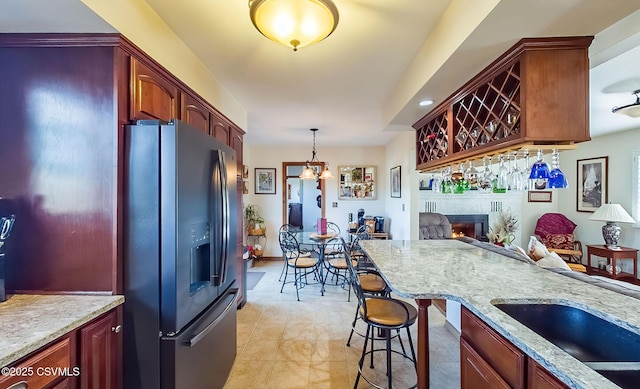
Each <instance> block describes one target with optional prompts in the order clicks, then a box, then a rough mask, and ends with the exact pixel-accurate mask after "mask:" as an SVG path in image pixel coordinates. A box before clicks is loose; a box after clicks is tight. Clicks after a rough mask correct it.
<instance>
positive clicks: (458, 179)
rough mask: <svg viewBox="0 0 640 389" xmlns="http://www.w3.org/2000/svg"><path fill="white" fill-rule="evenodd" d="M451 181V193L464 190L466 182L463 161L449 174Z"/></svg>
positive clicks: (458, 192)
mask: <svg viewBox="0 0 640 389" xmlns="http://www.w3.org/2000/svg"><path fill="white" fill-rule="evenodd" d="M451 182H452V183H453V193H456V194H460V193H462V192H464V191H465V187H467V182H466V180H465V178H464V163H460V165H459V167H458V170H456V171H455V172H453V173H452V174H451Z"/></svg>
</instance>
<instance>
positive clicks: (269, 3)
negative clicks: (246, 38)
mask: <svg viewBox="0 0 640 389" xmlns="http://www.w3.org/2000/svg"><path fill="white" fill-rule="evenodd" d="M249 16H250V17H251V22H253V25H254V26H255V28H256V29H257V30H258V31H260V33H261V34H262V35H264V36H266V37H267V38H269V39H271V40H273V41H276V42H279V43H281V44H283V45H285V46H288V47H291V48H292V49H293V51H298V48H302V47H305V46H309V45H311V44H313V43H316V42H320V41H321V40H323V39H325V38H326V37H328V36H329V35H331V33H332V32H333V31H334V30H335V29H336V26H337V25H338V19H339V15H338V8H337V7H336V5H335V4H334V3H333V1H332V0H249Z"/></svg>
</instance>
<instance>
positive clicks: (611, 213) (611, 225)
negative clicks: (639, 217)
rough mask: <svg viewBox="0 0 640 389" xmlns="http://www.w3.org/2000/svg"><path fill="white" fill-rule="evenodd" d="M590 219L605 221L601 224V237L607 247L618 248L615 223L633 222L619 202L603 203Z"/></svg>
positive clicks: (617, 232)
mask: <svg viewBox="0 0 640 389" xmlns="http://www.w3.org/2000/svg"><path fill="white" fill-rule="evenodd" d="M589 219H590V220H601V221H605V222H607V224H605V225H604V226H602V237H603V238H604V241H605V243H606V244H607V248H609V249H613V250H615V249H618V248H619V247H618V241H619V240H620V226H618V225H617V224H616V223H635V220H633V218H632V217H631V215H629V214H628V213H627V211H625V210H624V208H623V207H622V205H620V204H611V203H608V204H604V205H602V206H601V207H600V208H598V209H597V210H596V211H595V212H594V213H593V215H591V217H590V218H589Z"/></svg>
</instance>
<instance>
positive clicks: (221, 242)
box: [211, 150, 231, 286]
mask: <svg viewBox="0 0 640 389" xmlns="http://www.w3.org/2000/svg"><path fill="white" fill-rule="evenodd" d="M218 182H219V185H217V183H218ZM211 188H212V191H211V192H212V195H213V196H215V197H216V198H215V199H213V201H212V202H213V204H214V207H213V211H212V220H211V222H212V229H213V231H214V233H213V238H214V239H215V242H217V244H216V245H214V253H213V258H214V261H215V260H216V259H217V258H220V259H219V260H220V263H218V264H214V266H212V274H211V279H212V280H213V282H214V285H217V286H218V285H223V284H224V283H225V282H226V279H227V274H226V273H227V260H228V258H227V252H228V251H229V250H228V247H229V226H230V222H231V221H230V220H229V207H230V205H229V190H228V183H227V167H226V160H225V155H224V151H222V150H214V151H213V172H212V175H211ZM218 212H219V213H218ZM218 217H220V218H222V220H221V221H222V223H217V220H216V219H217V218H218ZM216 265H217V266H216Z"/></svg>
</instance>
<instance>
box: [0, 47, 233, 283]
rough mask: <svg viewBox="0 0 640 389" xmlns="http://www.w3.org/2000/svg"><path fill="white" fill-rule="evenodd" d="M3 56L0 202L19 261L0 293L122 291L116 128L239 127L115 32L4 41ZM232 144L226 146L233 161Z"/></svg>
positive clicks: (10, 264)
mask: <svg viewBox="0 0 640 389" xmlns="http://www.w3.org/2000/svg"><path fill="white" fill-rule="evenodd" d="M0 57H1V58H3V61H1V62H0V84H1V85H2V86H3V87H2V89H1V90H0V116H1V117H2V118H3V120H2V122H1V123H0V193H2V196H3V198H5V199H9V201H11V202H12V203H13V206H14V210H15V213H16V220H17V222H16V224H15V228H14V233H13V234H12V237H14V238H15V240H14V241H13V242H12V245H13V247H14V248H15V252H16V253H18V254H17V255H19V257H20V258H19V260H15V261H7V281H6V282H7V284H6V286H7V289H9V290H12V291H25V292H43V291H44V292H66V291H73V292H78V291H81V292H82V291H89V292H110V293H115V294H118V293H122V290H123V289H122V277H123V274H122V269H123V266H122V258H123V242H122V239H123V238H122V237H123V228H124V225H123V220H124V209H125V204H124V193H125V188H124V153H125V150H124V138H123V134H124V128H123V126H124V125H125V124H128V123H131V122H132V121H134V120H137V119H162V120H167V119H171V118H178V119H181V120H186V121H188V122H189V123H190V124H191V125H194V126H196V127H199V128H201V129H203V130H204V128H203V127H206V124H205V118H208V117H211V115H212V114H213V113H215V114H216V116H217V117H219V120H221V121H224V122H225V123H226V124H225V125H226V126H227V130H226V131H227V134H228V133H229V131H230V128H232V127H233V128H237V127H236V126H235V125H234V124H233V123H232V122H231V121H230V120H228V119H227V118H226V117H224V116H223V115H222V114H221V113H220V112H218V111H216V109H215V107H213V106H212V105H210V104H209V103H208V102H206V101H205V100H204V99H203V98H201V97H200V96H198V94H197V93H195V92H194V91H193V90H192V89H191V88H189V87H188V86H187V85H185V84H184V83H182V82H181V81H180V80H179V79H177V78H176V77H175V76H173V75H172V74H171V73H169V72H168V71H167V70H166V69H164V68H163V67H162V66H160V65H159V64H157V63H156V62H155V61H154V60H153V59H152V58H150V57H148V56H147V55H146V54H145V53H144V52H142V51H141V50H140V49H138V48H137V47H136V46H135V45H133V44H132V43H131V42H129V41H128V40H127V39H126V38H124V37H123V36H121V35H120V34H0ZM43 64H46V66H43ZM182 101H183V102H184V107H182V108H183V109H182V110H181V109H180V108H181V104H180V103H181V102H182ZM204 111H206V113H205V112H204ZM183 114H184V117H183V116H182V115H183ZM207 131H208V130H207ZM236 135H237V137H233V138H227V140H226V141H225V143H226V144H230V145H232V147H234V148H235V149H236V151H237V152H239V155H241V148H242V135H243V131H242V130H241V129H239V128H237V130H236ZM230 139H232V140H233V142H234V143H233V144H231V143H230ZM238 166H240V167H241V166H242V160H241V159H240V158H239V159H238ZM241 173H242V170H241V169H240V170H239V171H238V174H241ZM238 191H239V192H240V193H241V191H242V187H240V188H238ZM240 220H241V219H240ZM237 256H238V259H237V261H241V260H242V253H241V252H239V253H237ZM238 264H239V265H241V263H238ZM238 267H239V268H240V267H241V266H238ZM33 269H37V271H34V270H33ZM239 276H240V277H241V274H239ZM240 282H242V280H240Z"/></svg>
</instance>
